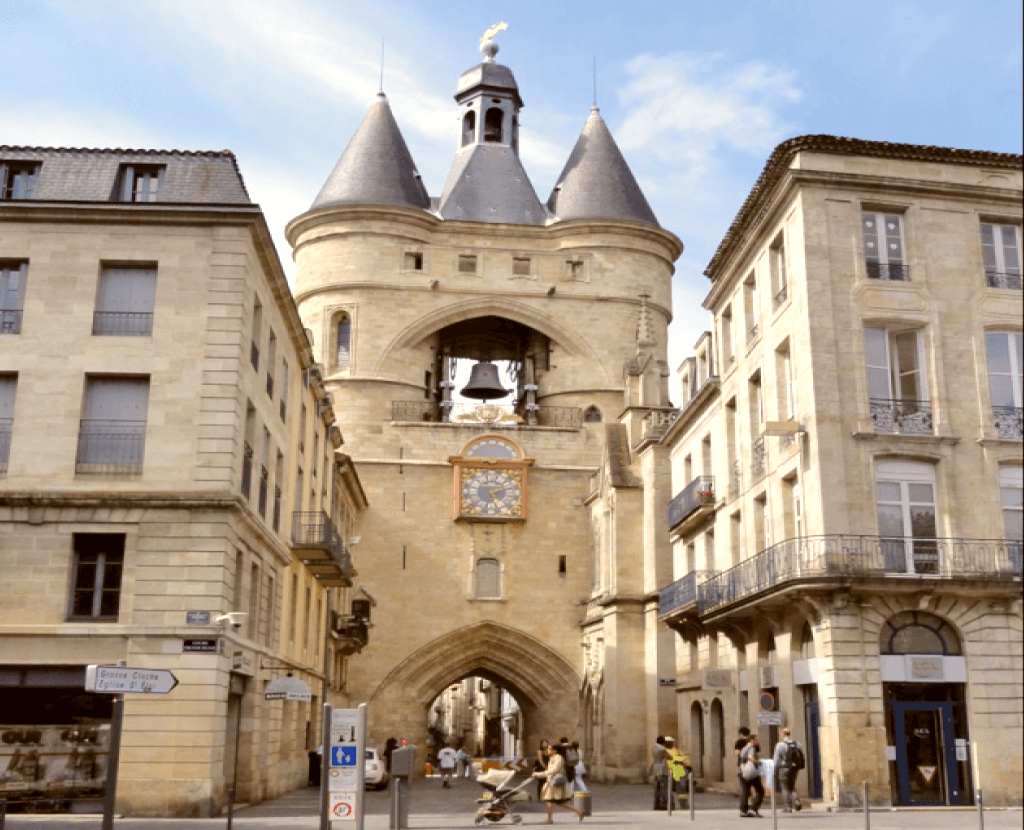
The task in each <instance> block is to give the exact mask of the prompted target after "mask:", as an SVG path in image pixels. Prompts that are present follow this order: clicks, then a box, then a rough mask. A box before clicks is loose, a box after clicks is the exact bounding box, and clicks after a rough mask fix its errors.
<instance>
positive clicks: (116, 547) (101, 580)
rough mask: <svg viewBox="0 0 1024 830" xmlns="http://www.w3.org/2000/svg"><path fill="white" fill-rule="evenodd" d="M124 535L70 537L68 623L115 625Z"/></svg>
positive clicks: (107, 534) (122, 563) (118, 603)
mask: <svg viewBox="0 0 1024 830" xmlns="http://www.w3.org/2000/svg"><path fill="white" fill-rule="evenodd" d="M124 538H125V537H124V534H122V533H76V534H75V535H74V551H75V556H74V565H73V568H74V570H73V588H72V595H71V609H70V614H69V616H70V617H71V618H72V619H88V620H92V621H105V622H117V615H118V611H119V610H120V604H121V573H122V571H123V569H124Z"/></svg>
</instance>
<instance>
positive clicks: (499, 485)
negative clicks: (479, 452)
mask: <svg viewBox="0 0 1024 830" xmlns="http://www.w3.org/2000/svg"><path fill="white" fill-rule="evenodd" d="M518 479H519V474H518V472H509V471H506V470H477V471H475V472H472V473H470V474H469V475H467V476H466V477H465V479H464V480H463V483H462V511H461V512H462V514H463V515H465V516H481V517H487V518H496V519H497V518H518V517H521V516H522V514H523V510H522V501H523V499H522V496H523V493H522V488H521V487H520V486H519V481H518Z"/></svg>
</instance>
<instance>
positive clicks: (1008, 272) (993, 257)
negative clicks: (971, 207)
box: [981, 224, 1022, 291]
mask: <svg viewBox="0 0 1024 830" xmlns="http://www.w3.org/2000/svg"><path fill="white" fill-rule="evenodd" d="M981 250H982V254H983V256H984V259H985V282H986V283H987V284H988V286H989V288H1011V289H1015V290H1017V291H1020V290H1021V288H1022V284H1021V274H1020V228H1018V227H1017V226H1016V225H990V224H983V225H982V226H981Z"/></svg>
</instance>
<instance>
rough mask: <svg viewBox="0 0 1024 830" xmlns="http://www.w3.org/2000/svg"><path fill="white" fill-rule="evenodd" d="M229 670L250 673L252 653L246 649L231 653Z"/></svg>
mask: <svg viewBox="0 0 1024 830" xmlns="http://www.w3.org/2000/svg"><path fill="white" fill-rule="evenodd" d="M231 671H233V672H239V673H240V674H250V675H251V674H252V673H253V671H252V655H250V654H249V653H248V652H247V651H236V652H235V653H234V654H232V655H231Z"/></svg>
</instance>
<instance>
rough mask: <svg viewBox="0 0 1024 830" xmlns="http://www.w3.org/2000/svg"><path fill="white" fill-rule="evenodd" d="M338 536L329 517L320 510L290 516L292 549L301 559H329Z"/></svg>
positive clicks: (300, 512) (297, 512)
mask: <svg viewBox="0 0 1024 830" xmlns="http://www.w3.org/2000/svg"><path fill="white" fill-rule="evenodd" d="M337 540H338V534H337V533H336V532H335V530H334V523H333V522H332V521H331V517H330V516H328V515H327V514H326V513H324V512H323V511H322V510H314V511H296V512H295V513H293V514H292V547H293V548H295V549H296V550H298V551H301V552H302V556H301V558H303V559H330V558H331V554H332V551H333V549H334V545H335V543H336V542H337Z"/></svg>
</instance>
